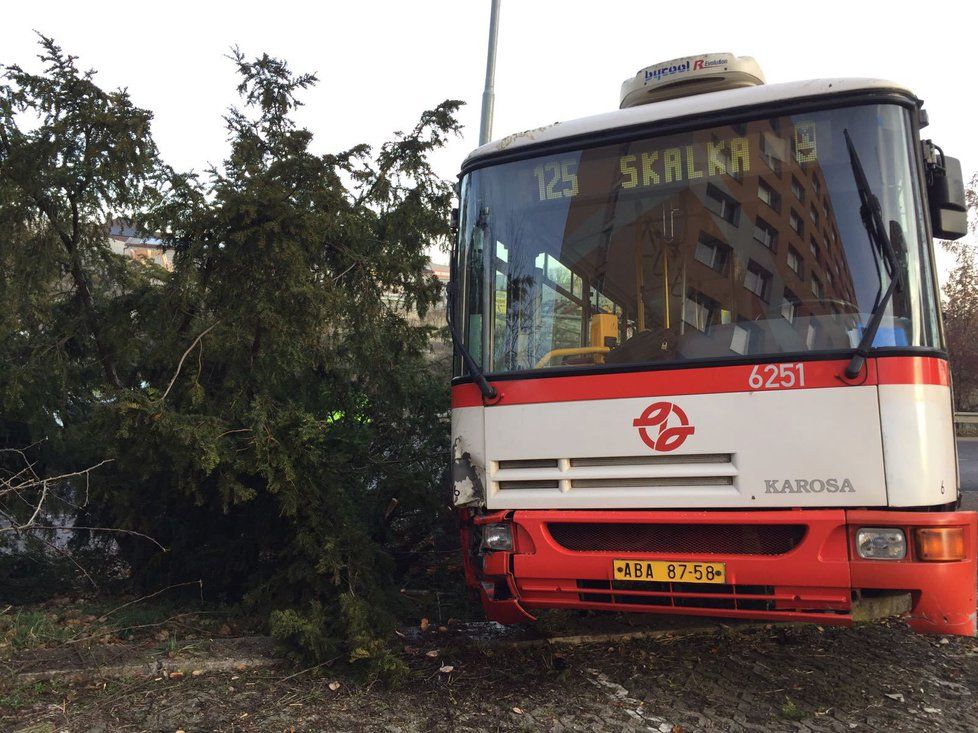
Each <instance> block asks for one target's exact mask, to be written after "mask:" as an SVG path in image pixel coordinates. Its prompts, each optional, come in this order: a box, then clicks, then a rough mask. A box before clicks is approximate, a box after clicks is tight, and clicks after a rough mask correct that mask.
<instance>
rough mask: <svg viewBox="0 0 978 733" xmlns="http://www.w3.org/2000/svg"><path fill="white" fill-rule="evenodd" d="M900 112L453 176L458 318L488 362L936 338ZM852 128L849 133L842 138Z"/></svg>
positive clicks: (724, 129) (552, 362)
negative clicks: (883, 232) (879, 227)
mask: <svg viewBox="0 0 978 733" xmlns="http://www.w3.org/2000/svg"><path fill="white" fill-rule="evenodd" d="M909 114H910V112H909V110H907V109H905V108H903V107H901V106H898V105H895V104H880V105H875V104H874V105H856V106H851V107H843V108H835V109H830V110H823V111H815V112H807V113H804V114H795V115H785V116H779V117H768V118H764V119H757V120H753V121H749V122H744V123H738V124H728V125H721V126H716V127H711V128H706V129H698V130H695V131H689V132H684V133H678V134H669V135H661V136H647V137H643V138H640V139H634V140H630V141H628V142H622V143H615V144H611V145H604V146H600V147H588V148H582V149H579V150H574V151H570V152H560V153H554V154H546V155H540V156H538V157H531V158H526V159H523V160H517V161H515V162H506V163H500V164H497V165H493V166H488V167H484V168H480V169H476V170H473V171H472V172H470V173H468V174H467V175H465V177H464V178H463V181H462V204H461V217H462V218H461V223H460V229H459V246H458V247H457V248H456V253H455V258H456V260H455V263H454V264H455V272H456V273H457V276H456V277H457V278H458V279H457V284H458V288H457V291H458V294H459V297H458V298H457V299H456V302H455V307H456V312H455V318H456V323H458V324H459V325H460V327H461V331H462V338H463V341H464V342H465V345H466V347H467V348H468V350H469V351H470V352H471V353H472V354H473V356H474V357H475V359H476V363H478V364H479V365H480V366H481V367H482V368H483V369H484V370H485V371H486V372H488V373H490V374H498V373H504V372H513V371H524V370H533V369H554V368H559V367H575V368H601V367H604V366H609V365H623V364H624V365H627V364H636V365H638V364H652V363H658V362H676V361H693V360H700V359H706V360H722V359H731V358H737V359H744V358H754V357H757V358H761V357H771V356H777V355H781V354H792V355H797V356H799V357H800V358H804V357H805V355H808V354H813V353H816V352H817V353H826V352H840V355H841V354H843V353H851V351H852V349H853V348H854V347H855V345H856V344H858V343H859V341H860V339H861V336H862V333H863V331H864V329H865V328H866V326H867V324H868V323H869V321H870V315H871V313H872V312H873V311H874V309H876V308H877V307H878V306H879V301H880V298H881V294H882V293H883V292H884V291H885V290H886V288H887V286H888V285H889V283H890V280H891V278H893V277H894V276H895V273H893V272H892V270H893V266H894V265H893V260H892V258H891V259H889V260H887V259H886V258H885V257H884V256H883V253H881V252H880V251H879V246H878V245H875V246H874V244H873V240H872V239H871V237H870V235H869V234H868V233H867V227H866V225H865V223H864V221H863V216H862V214H861V207H860V198H859V190H858V188H857V180H856V176H855V174H854V163H853V158H854V157H856V158H858V161H859V165H860V166H861V168H862V169H863V170H864V171H865V175H866V179H867V181H868V184H869V186H868V187H869V189H871V191H872V194H873V195H874V196H875V197H877V198H878V200H879V203H880V207H881V210H882V220H883V222H884V224H885V226H886V228H887V232H888V235H889V238H890V240H892V242H893V243H894V246H896V245H899V247H900V254H901V257H900V258H899V261H900V267H901V269H902V270H903V271H902V272H901V273H900V276H901V280H902V282H900V283H899V284H898V287H897V289H896V291H895V294H894V296H893V297H892V298H891V299H890V300H889V302H888V303H885V304H884V306H885V311H884V313H883V318H882V321H881V325H880V327H879V330H878V331H877V333H876V335H875V337H874V340H873V344H872V345H873V347H874V348H886V347H891V348H901V347H902V348H910V347H930V348H940V346H941V344H940V343H939V339H940V336H939V329H938V326H937V314H936V303H935V292H934V285H933V277H932V272H931V260H930V255H929V250H928V248H927V241H926V235H925V231H926V230H925V228H924V223H923V220H922V218H921V217H922V211H923V206H922V199H921V192H920V190H919V186H918V180H917V175H916V169H915V167H914V164H913V162H912V161H913V156H912V148H911V146H912V145H913V144H914V142H913V139H912V135H911V125H910V120H909ZM847 137H848V138H849V139H850V140H851V141H852V144H853V151H854V152H851V151H850V150H849V149H848V147H847V140H846V138H847Z"/></svg>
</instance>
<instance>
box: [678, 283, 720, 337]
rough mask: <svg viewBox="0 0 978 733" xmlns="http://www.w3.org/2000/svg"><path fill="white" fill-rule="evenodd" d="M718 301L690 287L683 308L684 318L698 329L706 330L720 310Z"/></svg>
mask: <svg viewBox="0 0 978 733" xmlns="http://www.w3.org/2000/svg"><path fill="white" fill-rule="evenodd" d="M718 309H719V306H718V305H717V302H716V301H715V300H713V299H711V298H708V297H706V296H705V295H703V294H702V293H700V292H697V291H696V290H693V289H690V290H689V291H688V292H687V294H686V303H685V306H684V308H683V320H684V321H686V323H688V324H689V325H690V326H692V327H693V328H695V329H696V330H698V331H706V330H707V329H708V328H709V327H710V324H711V323H713V318H714V316H715V315H716V313H717V312H718Z"/></svg>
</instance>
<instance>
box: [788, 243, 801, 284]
mask: <svg viewBox="0 0 978 733" xmlns="http://www.w3.org/2000/svg"><path fill="white" fill-rule="evenodd" d="M788 267H790V268H791V269H792V270H794V272H795V274H796V275H797V276H798V277H801V255H800V254H798V250H796V249H795V248H794V247H788Z"/></svg>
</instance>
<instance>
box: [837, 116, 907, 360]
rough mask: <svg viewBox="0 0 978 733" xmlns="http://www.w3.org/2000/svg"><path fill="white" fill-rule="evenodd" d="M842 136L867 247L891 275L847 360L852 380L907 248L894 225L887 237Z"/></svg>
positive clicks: (855, 159)
mask: <svg viewBox="0 0 978 733" xmlns="http://www.w3.org/2000/svg"><path fill="white" fill-rule="evenodd" d="M842 134H843V135H844V136H845V138H846V147H847V148H848V149H849V165H850V167H851V168H852V175H853V177H854V178H855V179H856V189H857V191H858V192H859V203H860V206H859V215H860V216H861V217H862V220H863V226H864V227H866V233H867V234H868V235H869V241H870V244H871V245H872V246H873V247H875V248H876V250H877V251H879V253H880V256H881V258H882V260H883V264H884V266H885V269H886V271H887V274H888V275H889V276H890V284H889V285H888V286H887V288H886V290H885V291H884V292H883V293H882V295H880V296H879V298H878V299H877V301H876V307H875V308H873V312H872V314H871V315H870V319H869V323H868V324H866V330H864V331H863V335H862V338H860V339H859V344H858V345H857V346H856V350H855V353H853V355H852V359H850V360H849V366H847V367H846V371H845V375H846V378H848V379H855V378H856V377H857V376H858V375H859V372H861V371H862V368H863V365H864V364H865V363H866V357H867V356H868V355H869V352H870V350H871V349H872V346H873V341H874V340H875V338H876V332H877V331H879V327H880V323H881V322H882V320H883V314H884V313H886V308H887V306H888V305H889V303H890V300H891V299H892V298H893V293H894V292H896V290H897V289H898V288H901V286H902V282H903V256H902V253H903V251H904V250H905V249H906V247H905V244H904V241H903V231H902V230H901V229H900V225H899V224H898V223H897V222H895V221H891V222H890V228H891V230H892V233H893V235H894V236H893V240H894V241H891V239H890V237H889V235H887V232H886V226H885V225H884V224H883V210H882V208H881V207H880V201H879V199H878V198H876V195H875V194H874V193H873V191H872V189H871V188H870V187H869V181H868V180H867V179H866V171H865V170H863V164H862V162H861V161H860V160H859V154H858V153H857V152H856V146H855V145H853V144H852V138H851V137H850V136H849V130H843V131H842ZM895 244H899V246H900V253H899V254H898V253H897V251H896V249H895V247H894V245H895ZM881 287H882V284H881Z"/></svg>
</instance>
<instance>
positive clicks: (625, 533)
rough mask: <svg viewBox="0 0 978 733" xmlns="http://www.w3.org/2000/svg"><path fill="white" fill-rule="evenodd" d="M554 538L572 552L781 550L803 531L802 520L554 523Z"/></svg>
mask: <svg viewBox="0 0 978 733" xmlns="http://www.w3.org/2000/svg"><path fill="white" fill-rule="evenodd" d="M547 529H548V530H549V532H550V535H551V537H553V538H554V540H555V541H556V542H557V544H559V545H560V546H561V547H563V548H564V549H567V550H571V551H572V552H655V553H685V554H695V555H783V554H785V553H786V552H790V551H791V550H792V549H794V548H795V547H797V546H798V544H799V543H800V542H801V540H802V538H804V536H805V531H806V528H805V525H803V524H713V525H699V524H639V523H635V524H631V523H628V524H626V523H612V524H599V523H593V522H551V523H549V524H547Z"/></svg>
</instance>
